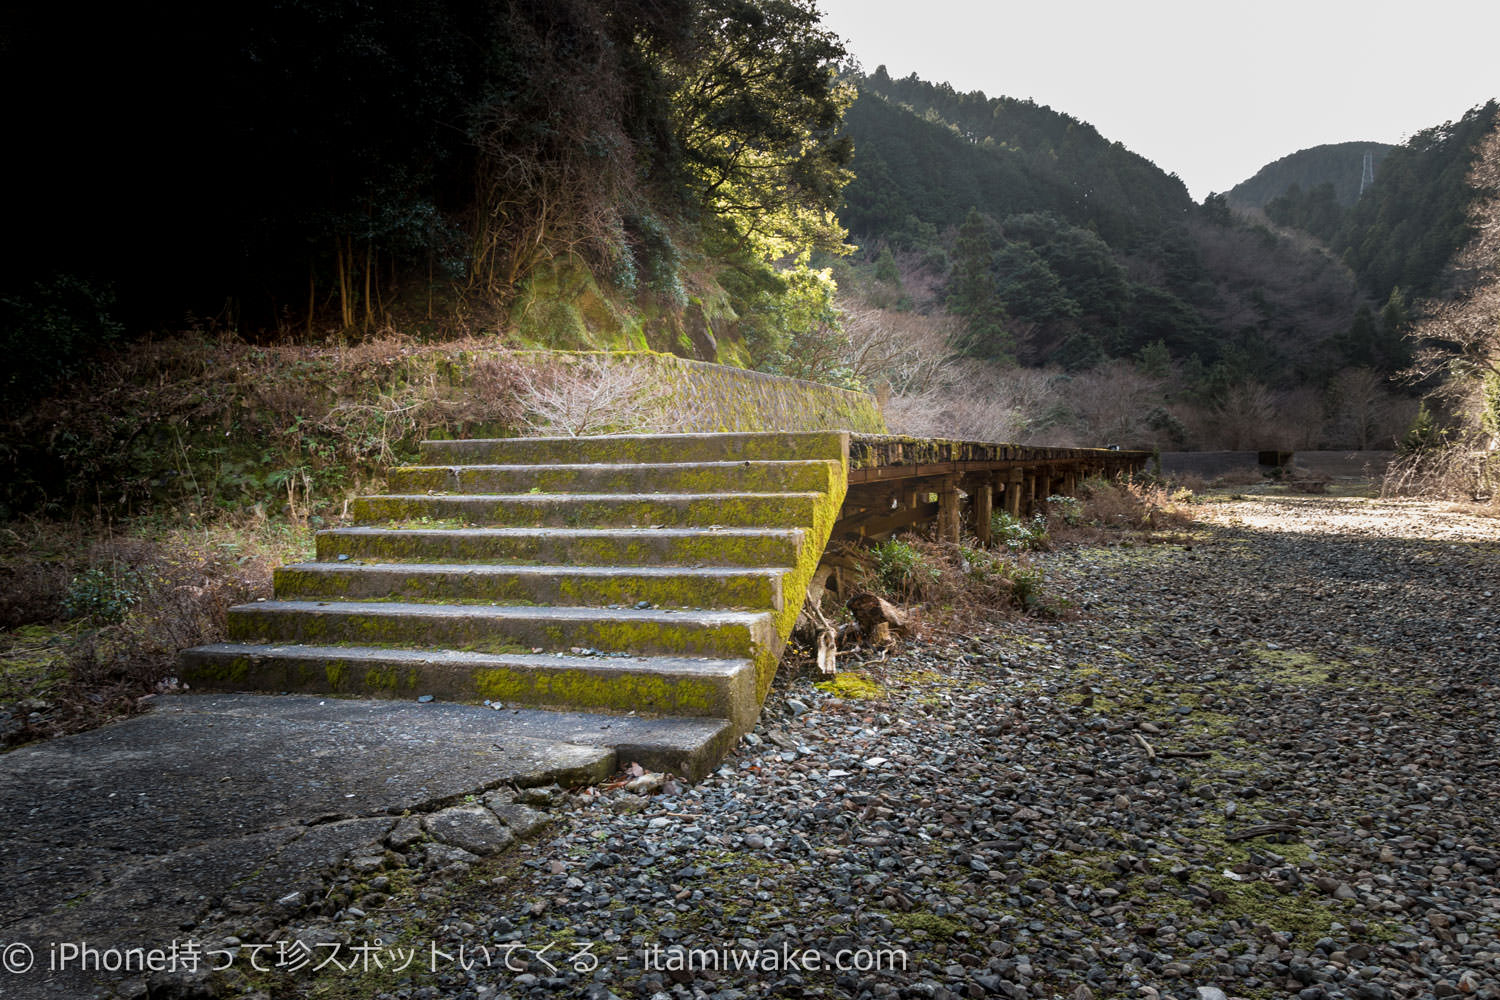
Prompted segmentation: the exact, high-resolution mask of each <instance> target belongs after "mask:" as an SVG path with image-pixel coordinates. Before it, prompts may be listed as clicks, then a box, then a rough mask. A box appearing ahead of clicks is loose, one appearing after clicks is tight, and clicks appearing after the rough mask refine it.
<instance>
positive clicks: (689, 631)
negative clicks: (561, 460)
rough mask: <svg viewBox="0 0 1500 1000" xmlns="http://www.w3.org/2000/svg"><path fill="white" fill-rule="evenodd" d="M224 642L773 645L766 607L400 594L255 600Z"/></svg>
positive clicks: (513, 647) (634, 647) (718, 649)
mask: <svg viewBox="0 0 1500 1000" xmlns="http://www.w3.org/2000/svg"><path fill="white" fill-rule="evenodd" d="M228 631H229V636H228V637H229V639H230V641H232V642H249V643H297V644H311V645H343V644H353V645H360V646H397V647H405V648H424V647H425V648H439V649H460V650H473V651H477V652H491V653H519V652H529V651H531V650H538V651H541V652H549V653H553V652H568V651H570V650H572V649H575V648H585V649H601V650H605V651H607V652H629V653H634V654H638V655H653V656H654V655H661V654H670V655H679V656H711V657H725V658H739V657H745V658H747V659H751V660H756V661H757V666H758V665H759V661H760V660H761V659H763V658H764V657H765V656H766V655H768V651H769V650H773V649H774V650H779V648H780V637H779V636H778V635H777V633H776V625H775V620H774V618H773V615H772V613H771V612H769V611H765V612H752V611H672V610H668V609H660V610H657V609H652V610H636V609H634V608H619V609H611V608H563V607H531V606H515V605H499V606H495V605H488V604H412V603H406V602H399V601H371V602H360V601H261V602H258V603H256V604H242V605H240V606H238V607H235V608H231V609H230V612H229V630H228Z"/></svg>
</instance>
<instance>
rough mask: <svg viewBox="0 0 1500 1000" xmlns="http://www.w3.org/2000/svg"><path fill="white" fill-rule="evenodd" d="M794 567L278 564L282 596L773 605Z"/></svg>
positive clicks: (278, 588)
mask: <svg viewBox="0 0 1500 1000" xmlns="http://www.w3.org/2000/svg"><path fill="white" fill-rule="evenodd" d="M789 571H790V567H785V568H781V569H775V568H771V569H751V568H746V567H730V568H723V567H701V568H694V567H686V566H681V567H661V566H497V565H489V564H462V563H448V564H434V563H419V564H406V563H370V564H367V563H356V562H353V561H350V562H322V563H301V564H298V565H295V566H283V567H281V568H279V569H277V570H276V575H275V584H276V596H277V597H278V598H280V599H282V600H309V599H317V598H323V599H328V600H364V601H367V600H400V601H459V602H465V603H473V602H477V601H488V602H497V603H501V604H559V605H565V606H578V605H594V606H606V605H611V604H613V605H622V606H625V607H629V606H631V605H634V604H639V603H642V602H645V603H647V604H650V605H654V606H658V607H668V608H755V609H764V608H773V609H778V610H779V609H780V608H781V605H782V597H781V578H782V576H783V575H784V574H785V573H787V572H789Z"/></svg>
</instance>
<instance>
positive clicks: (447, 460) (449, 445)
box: [421, 431, 849, 465]
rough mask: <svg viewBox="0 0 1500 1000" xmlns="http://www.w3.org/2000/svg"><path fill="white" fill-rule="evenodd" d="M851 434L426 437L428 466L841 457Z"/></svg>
mask: <svg viewBox="0 0 1500 1000" xmlns="http://www.w3.org/2000/svg"><path fill="white" fill-rule="evenodd" d="M848 448H849V436H848V434H846V433H843V432H840V431H815V432H810V433H765V434H635V435H620V436H612V437H577V438H570V437H540V438H500V439H482V440H471V441H423V442H422V446H421V454H422V460H423V462H424V464H429V465H556V464H574V463H581V462H589V463H593V462H603V463H608V464H614V465H638V464H641V463H655V462H736V461H745V460H750V461H762V460H769V461H795V460H800V459H822V460H824V461H835V462H842V461H844V460H845V459H846V457H847V454H848Z"/></svg>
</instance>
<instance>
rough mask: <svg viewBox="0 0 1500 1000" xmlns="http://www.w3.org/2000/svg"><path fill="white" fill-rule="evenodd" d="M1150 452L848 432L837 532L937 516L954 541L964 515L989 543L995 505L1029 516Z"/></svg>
mask: <svg viewBox="0 0 1500 1000" xmlns="http://www.w3.org/2000/svg"><path fill="white" fill-rule="evenodd" d="M1150 458H1151V453H1150V452H1146V451H1120V450H1118V449H1114V448H1033V447H1027V446H1024V445H1013V444H990V443H985V442H979V441H951V440H943V439H931V438H911V437H893V436H874V435H860V434H855V435H851V436H850V438H849V489H848V493H847V494H846V495H845V497H844V504H843V507H842V509H841V510H840V512H839V519H838V521H836V522H835V523H834V526H833V536H834V537H835V538H846V539H847V538H865V539H871V540H874V539H879V538H883V537H885V536H887V535H890V534H891V533H893V532H896V531H900V530H902V529H903V528H910V527H912V526H913V525H917V524H922V523H925V522H936V525H937V534H938V537H939V538H942V539H945V540H947V541H952V542H957V541H958V540H959V538H960V533H961V531H962V526H963V523H964V522H965V521H966V520H967V522H968V523H969V525H970V530H971V531H972V532H973V534H974V535H975V536H976V537H978V538H979V540H980V541H982V542H986V543H988V542H989V541H990V518H991V515H992V513H993V511H994V509H995V507H996V506H997V505H998V506H1000V507H1002V508H1003V509H1005V510H1007V511H1009V512H1010V513H1011V514H1013V515H1014V516H1016V517H1030V516H1031V514H1032V512H1033V511H1035V510H1036V508H1037V506H1038V504H1039V503H1040V502H1041V501H1043V500H1045V499H1046V498H1047V497H1049V496H1052V495H1054V494H1062V495H1072V494H1073V493H1074V492H1076V490H1077V488H1078V484H1079V482H1081V481H1082V480H1084V479H1088V478H1091V477H1095V476H1100V477H1105V478H1109V477H1113V476H1117V475H1121V474H1126V475H1128V474H1131V473H1134V472H1139V471H1141V470H1142V469H1143V468H1144V467H1145V466H1146V463H1147V462H1148V461H1149V460H1150Z"/></svg>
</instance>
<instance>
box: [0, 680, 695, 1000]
mask: <svg viewBox="0 0 1500 1000" xmlns="http://www.w3.org/2000/svg"><path fill="white" fill-rule="evenodd" d="M721 726H722V723H721V722H720V721H719V720H706V719H705V720H691V719H673V720H650V719H641V718H636V717H632V716H625V717H619V716H598V715H583V714H569V713H555V712H544V711H535V710H509V709H506V710H500V711H495V710H492V709H489V708H486V707H482V706H474V705H458V704H451V703H441V702H431V703H428V704H420V703H415V702H393V701H355V700H342V699H334V698H326V697H317V696H311V697H308V696H274V695H247V694H231V695H190V696H176V697H167V698H162V699H161V700H160V703H159V704H158V706H157V707H156V708H155V709H154V710H153V711H151V712H150V713H148V714H146V715H144V716H139V717H137V718H133V719H129V720H126V721H122V722H119V723H116V724H113V725H109V726H105V727H103V728H100V729H97V730H94V731H92V732H87V733H81V734H78V735H75V736H69V737H65V738H62V739H57V740H53V741H50V742H47V743H40V744H33V745H29V746H24V747H20V748H18V749H16V750H13V751H11V752H9V753H6V754H4V755H3V756H0V900H4V904H3V909H0V959H3V968H0V997H4V998H12V997H14V998H18V1000H30V998H61V997H69V998H82V997H94V996H99V997H108V996H117V995H124V996H128V995H131V994H132V993H135V994H136V995H139V994H140V992H141V991H142V990H143V989H144V987H143V985H142V984H143V982H144V979H145V977H140V976H131V975H127V974H125V973H117V974H110V973H105V974H100V975H93V974H88V975H84V974H79V973H78V972H77V971H76V970H62V971H57V970H52V969H49V966H53V965H57V964H60V960H61V957H62V956H63V955H64V954H65V953H66V952H65V950H66V949H67V948H68V946H75V947H76V946H80V945H82V944H84V943H86V944H87V945H88V946H90V947H94V948H97V949H99V950H100V951H101V953H102V952H104V951H105V950H107V949H111V948H113V949H122V950H123V949H132V948H146V949H149V948H153V947H166V946H169V945H170V944H171V943H172V942H174V941H176V942H185V941H187V940H188V939H190V938H192V937H193V931H194V929H195V928H197V927H198V926H199V924H200V922H201V921H202V920H203V919H204V918H205V915H206V914H208V913H210V912H211V911H214V910H222V909H224V908H226V907H228V908H230V909H235V908H239V909H240V910H241V911H243V910H244V909H245V908H251V907H261V906H271V905H275V904H276V902H277V901H278V900H283V899H286V898H288V897H289V896H293V895H296V894H298V893H305V892H310V891H315V890H316V887H317V885H318V884H319V879H320V877H321V876H323V875H325V874H326V873H327V872H328V871H330V870H331V869H333V868H335V867H336V866H338V865H339V864H340V863H342V862H343V861H344V860H345V859H346V858H349V857H350V856H351V855H356V854H358V853H359V852H361V851H365V852H370V851H374V852H379V851H380V850H382V849H383V848H382V846H381V845H382V841H383V839H384V838H386V836H387V834H389V833H390V832H391V830H392V828H393V827H394V826H395V825H396V824H397V821H398V818H399V817H400V816H402V815H403V814H406V813H422V812H431V811H432V810H436V809H440V808H442V807H444V806H449V805H452V804H454V803H456V802H460V801H464V800H465V799H468V798H469V797H470V796H480V795H482V794H483V793H484V792H486V791H487V790H490V789H495V788H500V787H503V786H515V787H518V788H525V787H531V786H537V785H546V784H551V783H558V784H563V785H569V784H583V783H588V782H593V781H598V780H601V779H602V778H604V777H606V776H608V775H610V774H612V773H614V771H615V770H616V769H617V767H618V766H620V765H623V764H628V763H629V762H630V760H632V759H634V757H633V754H634V752H635V751H636V750H637V749H639V748H643V747H655V748H660V747H662V746H664V745H667V746H671V745H680V746H682V747H684V748H685V749H686V748H689V747H690V745H691V744H692V743H693V742H694V741H695V740H697V741H698V742H699V743H702V742H706V741H708V740H710V739H712V738H713V736H714V734H715V732H716V730H717V728H718V727H721ZM60 949H62V950H60ZM104 961H105V962H107V961H108V958H106V959H105V960H104ZM27 966H29V967H27Z"/></svg>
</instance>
